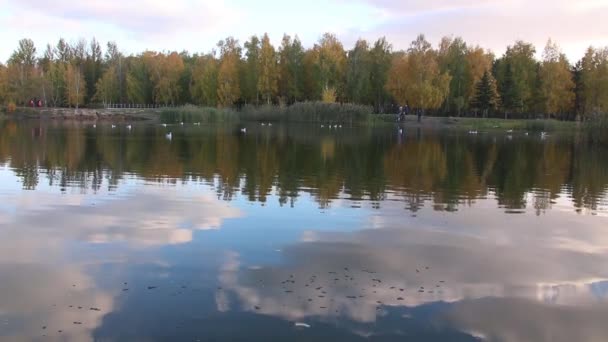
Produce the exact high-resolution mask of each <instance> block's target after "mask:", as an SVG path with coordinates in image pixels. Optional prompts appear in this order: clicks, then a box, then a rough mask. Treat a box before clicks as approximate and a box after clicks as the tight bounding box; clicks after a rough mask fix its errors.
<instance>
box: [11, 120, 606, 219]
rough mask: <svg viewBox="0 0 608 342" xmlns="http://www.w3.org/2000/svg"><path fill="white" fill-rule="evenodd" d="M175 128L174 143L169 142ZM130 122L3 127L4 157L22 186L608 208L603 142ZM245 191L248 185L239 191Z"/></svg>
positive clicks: (284, 199) (449, 205)
mask: <svg viewBox="0 0 608 342" xmlns="http://www.w3.org/2000/svg"><path fill="white" fill-rule="evenodd" d="M167 131H172V133H173V137H174V138H173V139H172V140H171V141H169V140H167V139H165V138H164V135H165V132H167ZM234 131H235V128H233V127H217V126H213V127H200V126H197V127H180V126H176V127H171V126H169V127H162V126H153V125H140V126H137V127H135V128H134V129H133V130H132V131H131V130H127V129H124V128H122V129H121V127H118V128H116V129H111V128H109V127H103V126H100V127H97V128H95V129H94V128H92V126H86V125H84V124H79V123H72V124H59V123H55V124H45V123H42V124H16V123H14V122H10V121H5V122H3V123H2V127H0V160H4V161H5V163H8V165H9V166H10V167H11V168H12V169H13V170H14V172H15V174H17V175H18V176H19V177H20V178H21V180H22V183H23V187H24V188H25V189H36V188H37V186H38V185H39V183H40V182H46V183H48V184H50V185H56V186H59V187H62V188H65V187H70V186H72V187H79V188H83V189H92V190H98V189H99V187H100V186H101V184H102V183H103V180H104V179H107V180H108V186H110V187H115V186H117V185H118V184H119V182H120V180H121V179H124V178H125V177H127V176H129V175H132V174H135V175H137V176H138V177H141V178H144V179H147V180H149V181H158V182H166V181H167V180H168V179H170V180H172V181H173V182H181V181H187V180H197V181H201V182H216V180H219V181H217V182H216V183H217V184H216V191H217V194H218V196H219V197H220V198H223V199H226V200H230V199H233V197H234V196H235V195H237V194H238V193H241V194H242V195H243V196H245V197H246V198H247V200H249V201H259V202H266V201H267V200H268V197H269V196H270V195H271V191H272V190H273V189H274V188H275V187H276V192H277V194H278V200H279V201H280V203H283V204H288V203H289V204H291V205H293V204H294V203H295V202H296V201H297V198H298V196H299V195H300V194H301V193H303V192H308V193H311V194H313V195H314V196H315V198H316V201H317V202H318V203H319V205H320V206H321V207H327V206H329V205H330V204H331V203H332V201H333V200H335V199H337V198H346V199H349V200H362V199H365V200H371V201H374V202H375V203H376V204H377V205H378V206H381V205H382V200H384V199H385V198H386V197H387V195H389V194H391V195H394V196H398V197H399V198H400V200H402V201H404V202H405V203H406V206H405V207H406V208H407V209H409V210H413V211H415V210H418V209H419V208H421V207H422V206H424V205H425V203H429V204H430V205H432V206H434V208H435V209H436V210H447V211H454V210H458V208H459V207H460V206H462V205H467V204H471V203H473V202H474V201H476V200H477V199H480V198H486V197H487V196H488V194H495V196H496V200H497V203H498V205H499V206H500V207H502V208H505V210H507V211H511V212H519V211H521V210H523V209H533V210H535V211H536V212H537V213H539V214H540V213H542V212H543V211H545V210H547V209H550V208H551V207H552V205H553V204H554V203H555V201H556V200H557V199H558V198H559V197H564V196H566V197H569V198H571V199H572V201H573V202H574V207H575V208H578V209H590V210H598V209H599V208H600V207H603V206H605V205H606V201H605V197H606V196H605V194H606V188H607V185H608V172H607V171H606V170H608V165H607V163H608V160H606V158H602V155H603V153H604V150H603V149H602V148H600V147H595V146H589V145H586V144H582V143H580V144H579V143H577V141H576V140H575V138H572V137H570V138H567V137H560V136H554V137H552V138H551V139H548V140H540V138H539V137H536V136H534V135H530V136H526V135H523V133H522V134H520V136H515V137H513V138H512V139H507V138H506V137H504V136H500V135H498V137H497V136H496V135H495V134H484V135H479V136H467V135H466V134H465V135H462V134H455V133H448V134H444V133H442V132H433V131H428V132H427V131H423V132H420V131H418V132H413V131H412V132H410V131H407V130H406V133H405V134H406V135H405V137H401V136H399V135H397V134H395V133H394V132H393V131H392V130H390V129H385V130H373V129H364V128H357V129H348V130H343V131H339V132H335V131H327V130H323V129H320V128H317V127H312V126H282V127H276V126H275V127H272V128H270V127H265V128H262V127H257V126H256V127H250V129H249V130H248V134H247V135H240V134H235V133H234ZM239 191H240V192H239Z"/></svg>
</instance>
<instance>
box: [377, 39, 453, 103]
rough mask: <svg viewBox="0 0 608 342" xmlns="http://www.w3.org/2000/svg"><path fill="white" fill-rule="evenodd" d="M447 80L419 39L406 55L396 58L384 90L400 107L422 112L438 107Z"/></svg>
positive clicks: (435, 58)
mask: <svg viewBox="0 0 608 342" xmlns="http://www.w3.org/2000/svg"><path fill="white" fill-rule="evenodd" d="M450 79H451V77H450V75H449V74H447V73H441V72H440V70H439V65H438V63H437V56H436V53H435V51H433V50H432V49H431V44H430V43H429V42H427V41H426V39H425V38H424V36H423V35H420V36H418V38H417V39H416V40H415V41H413V42H412V44H411V46H410V48H409V50H408V52H407V53H406V54H397V55H396V56H395V59H394V61H393V65H392V67H391V70H390V73H389V77H388V81H387V85H386V86H387V90H388V91H389V92H390V93H391V94H392V95H393V97H394V98H395V100H396V101H397V102H398V103H399V104H401V105H405V104H408V105H409V106H410V107H412V108H417V109H420V110H422V111H424V110H428V109H437V108H439V107H440V106H441V104H442V103H443V101H444V99H445V98H446V96H447V94H448V91H449V86H450Z"/></svg>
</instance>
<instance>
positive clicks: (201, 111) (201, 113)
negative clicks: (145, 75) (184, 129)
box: [160, 106, 239, 123]
mask: <svg viewBox="0 0 608 342" xmlns="http://www.w3.org/2000/svg"><path fill="white" fill-rule="evenodd" d="M160 120H161V121H162V122H165V123H179V122H186V123H192V122H203V123H215V122H228V121H238V120H239V116H238V114H237V113H236V112H235V111H234V110H232V109H225V108H222V109H218V108H214V107H197V106H183V107H178V108H168V109H165V110H163V111H162V112H161V113H160Z"/></svg>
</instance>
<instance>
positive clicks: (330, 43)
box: [314, 33, 346, 97]
mask: <svg viewBox="0 0 608 342" xmlns="http://www.w3.org/2000/svg"><path fill="white" fill-rule="evenodd" d="M314 49H315V50H316V51H317V53H316V54H315V57H316V64H317V65H318V68H319V76H320V82H321V88H322V89H325V90H329V89H333V90H334V91H335V92H336V93H337V94H338V97H340V96H341V93H342V92H343V85H344V79H345V72H346V52H345V51H344V47H343V46H342V43H340V41H339V40H338V38H337V37H336V36H335V35H334V34H331V33H325V34H324V35H323V36H322V37H321V39H320V40H319V42H318V44H317V45H315V47H314Z"/></svg>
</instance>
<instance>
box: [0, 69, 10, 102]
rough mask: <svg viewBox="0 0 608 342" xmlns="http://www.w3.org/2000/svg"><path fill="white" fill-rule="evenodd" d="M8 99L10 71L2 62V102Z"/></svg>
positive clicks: (0, 89) (0, 85)
mask: <svg viewBox="0 0 608 342" xmlns="http://www.w3.org/2000/svg"><path fill="white" fill-rule="evenodd" d="M7 101H8V73H7V68H6V66H4V64H2V63H0V104H3V103H6V102H7Z"/></svg>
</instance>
